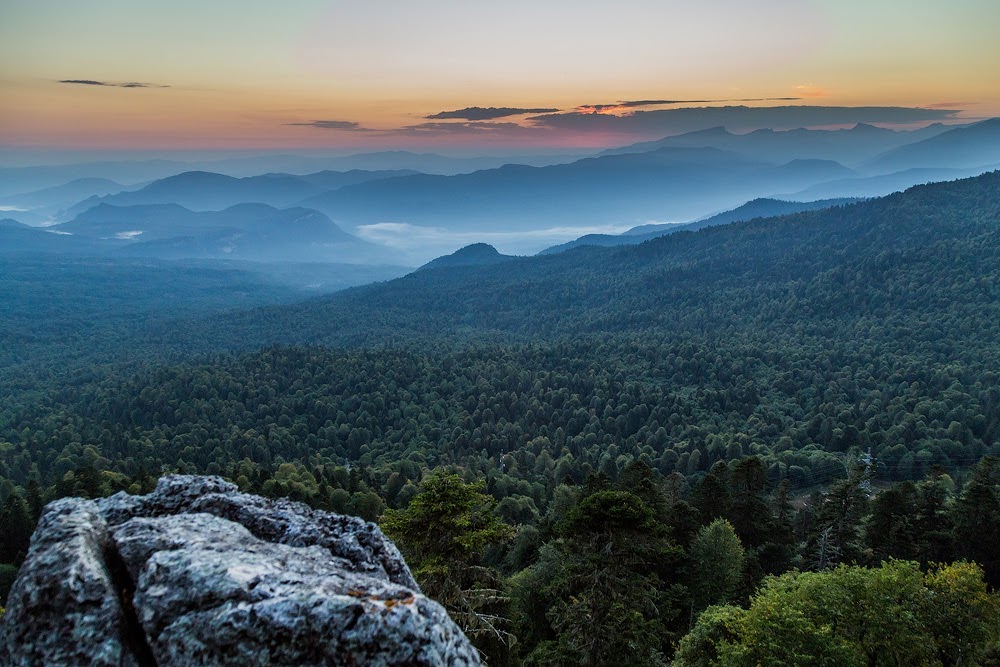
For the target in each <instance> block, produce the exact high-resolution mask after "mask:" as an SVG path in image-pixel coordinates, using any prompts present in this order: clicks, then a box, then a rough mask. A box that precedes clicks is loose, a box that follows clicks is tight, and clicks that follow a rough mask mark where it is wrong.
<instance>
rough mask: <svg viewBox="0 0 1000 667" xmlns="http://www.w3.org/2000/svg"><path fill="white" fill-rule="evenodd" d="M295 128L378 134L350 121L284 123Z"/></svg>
mask: <svg viewBox="0 0 1000 667" xmlns="http://www.w3.org/2000/svg"><path fill="white" fill-rule="evenodd" d="M285 125H291V126H296V127H314V128H316V129H318V130H339V131H341V132H380V131H381V130H375V129H372V128H370V127H362V126H361V123H356V122H354V121H352V120H311V121H309V122H308V123H285Z"/></svg>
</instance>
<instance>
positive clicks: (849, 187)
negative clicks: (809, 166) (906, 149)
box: [775, 165, 1000, 199]
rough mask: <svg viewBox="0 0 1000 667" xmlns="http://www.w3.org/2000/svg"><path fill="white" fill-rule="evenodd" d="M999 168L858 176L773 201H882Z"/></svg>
mask: <svg viewBox="0 0 1000 667" xmlns="http://www.w3.org/2000/svg"><path fill="white" fill-rule="evenodd" d="M998 166H1000V165H993V166H990V167H981V168H978V169H945V168H936V169H906V170H904V171H900V172H896V173H892V174H884V175H882V176H861V177H855V178H842V179H836V180H833V181H829V182H827V183H818V184H816V185H813V186H810V187H808V188H805V189H804V190H799V191H798V192H792V193H787V194H778V195H775V196H776V197H789V198H792V199H822V198H837V197H883V196H885V195H888V194H891V193H893V192H900V191H902V190H905V189H906V188H910V187H913V186H914V185H923V184H925V183H936V182H939V181H950V180H955V179H958V178H969V177H972V176H978V175H980V174H983V173H985V172H988V171H993V170H994V169H996V168H997V167H998Z"/></svg>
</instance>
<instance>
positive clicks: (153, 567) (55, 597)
mask: <svg viewBox="0 0 1000 667" xmlns="http://www.w3.org/2000/svg"><path fill="white" fill-rule="evenodd" d="M0 664H4V665H8V664H9V665H18V666H21V665H24V666H27V665H67V666H69V665H73V666H76V665H100V666H104V665H108V666H110V665H115V666H116V667H119V666H129V667H131V666H134V667H147V666H149V665H159V666H167V665H170V666H173V665H177V666H185V667H186V666H189V665H289V666H291V665H296V666H298V665H454V666H459V665H478V664H480V661H479V658H478V654H477V653H476V650H475V649H474V648H473V647H472V645H471V644H470V643H469V641H468V639H466V637H465V636H464V635H463V634H462V632H461V630H459V628H458V627H457V626H456V625H455V624H454V623H453V622H452V621H451V619H450V618H449V617H448V615H447V613H446V612H445V611H444V609H443V608H442V607H441V606H440V605H438V604H437V603H436V602H434V601H432V600H430V599H428V598H426V597H424V596H423V595H421V594H420V591H419V588H418V587H417V585H416V582H414V580H413V576H412V575H411V574H410V570H409V568H408V567H407V566H406V563H405V562H404V561H403V559H402V557H401V556H400V555H399V551H398V550H397V549H396V547H395V545H393V544H392V542H390V541H389V540H388V539H386V537H385V536H384V535H382V532H381V531H380V530H379V529H378V527H377V526H375V525H373V524H369V523H366V522H364V521H362V520H360V519H356V518H353V517H345V516H339V515H334V514H328V513H325V512H319V511H316V510H312V509H310V508H308V507H306V506H304V505H301V504H298V503H293V502H289V501H284V500H269V499H265V498H260V497H257V496H251V495H247V494H241V493H239V492H238V491H237V489H236V487H235V486H233V485H232V484H229V483H228V482H225V481H223V480H221V479H219V478H217V477H191V476H180V475H177V476H170V477H165V478H163V479H161V480H160V482H159V484H158V485H157V487H156V490H155V491H154V492H153V493H151V494H149V495H147V496H129V495H126V494H117V495H115V496H112V497H111V498H106V499H103V500H99V501H89V500H81V499H75V498H74V499H64V500H60V501H56V502H54V503H52V504H50V505H49V506H48V507H47V508H46V511H45V513H44V515H43V516H42V518H41V520H40V521H39V525H38V528H37V529H36V531H35V534H34V536H33V537H32V543H31V549H30V551H29V553H28V558H27V560H26V561H25V564H24V566H23V567H22V568H21V571H20V572H19V573H18V577H17V581H16V582H15V584H14V588H13V590H12V591H11V595H10V598H9V601H8V608H7V613H6V615H5V616H4V618H3V619H2V624H0Z"/></svg>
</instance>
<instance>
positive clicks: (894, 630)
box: [0, 173, 1000, 666]
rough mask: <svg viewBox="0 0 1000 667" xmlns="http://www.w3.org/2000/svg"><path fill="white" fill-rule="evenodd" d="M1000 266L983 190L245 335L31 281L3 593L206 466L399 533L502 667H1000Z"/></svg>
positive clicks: (998, 213) (21, 335)
mask: <svg viewBox="0 0 1000 667" xmlns="http://www.w3.org/2000/svg"><path fill="white" fill-rule="evenodd" d="M998 259H1000V173H993V174H987V175H985V176H982V177H979V178H976V179H968V180H965V181H957V182H953V183H946V184H935V185H930V186H922V187H918V188H914V189H911V190H910V191H907V192H905V193H901V194H897V195H892V196H890V197H887V198H884V199H880V200H872V201H868V202H862V203H859V204H852V205H849V206H845V207H835V208H831V209H825V210H821V211H815V212H807V213H799V214H794V215H790V216H784V217H780V218H773V219H767V220H755V221H751V222H748V223H737V224H733V225H726V226H721V227H716V228H707V229H703V230H699V231H697V232H686V233H685V232H682V233H676V234H672V235H670V236H668V237H664V238H661V239H655V240H653V241H649V242H646V243H643V244H641V245H639V246H635V247H628V248H577V249H574V250H571V251H568V252H565V253H561V254H558V255H551V256H544V257H536V258H525V259H519V260H514V261H510V262H505V263H503V264H496V265H492V266H467V267H452V268H442V269H430V270H425V271H420V272H417V273H414V274H411V275H409V276H406V277H404V278H401V279H398V280H394V281H391V282H388V283H383V284H377V285H373V286H369V287H364V288H355V289H352V290H348V291H346V292H342V293H338V294H336V295H333V296H328V297H321V298H316V299H312V300H310V301H306V302H302V303H296V304H293V305H278V306H273V305H272V306H263V307H260V308H256V309H253V310H244V311H239V312H227V313H225V314H218V311H219V309H220V306H221V305H222V304H223V303H224V302H225V299H224V298H218V299H207V300H206V302H205V303H206V304H207V305H206V307H205V308H203V309H201V310H193V311H189V312H185V313H180V312H178V311H176V310H173V311H172V310H171V309H170V308H169V307H167V306H158V307H154V308H149V309H147V310H145V311H135V312H136V316H135V317H133V318H131V319H130V318H129V317H123V316H122V314H121V313H118V314H116V315H114V316H113V317H112V316H111V315H107V316H106V315H102V314H101V313H100V312H99V311H100V310H101V309H100V308H95V307H93V304H91V305H89V306H88V302H86V301H85V302H80V301H79V300H78V298H77V297H78V296H79V290H78V286H75V285H73V284H72V281H68V283H67V286H66V294H65V295H63V296H60V295H59V294H54V295H51V300H50V301H49V310H48V311H47V314H46V327H44V328H35V327H33V326H32V325H31V324H30V316H31V313H32V309H33V308H36V307H37V306H33V305H32V304H33V303H35V302H36V301H43V300H44V299H42V297H40V296H38V295H34V296H33V295H31V294H30V293H29V292H27V291H24V290H21V291H19V292H17V294H19V295H20V296H19V298H18V299H12V300H9V301H8V302H7V305H6V306H5V307H6V308H7V309H8V311H9V317H8V325H7V327H6V328H5V329H4V330H3V331H4V332H5V334H4V338H5V340H6V341H8V342H9V343H10V345H9V347H8V348H7V349H6V350H5V351H4V353H3V354H4V357H5V358H6V359H7V360H9V361H10V363H9V364H7V365H6V368H5V369H4V370H3V372H2V373H0V388H2V390H3V392H4V401H3V403H2V405H0V503H2V505H0V508H2V513H3V515H2V519H0V521H2V524H3V525H4V526H5V527H7V530H5V536H4V540H3V543H2V544H3V552H2V553H0V562H2V563H7V564H8V565H6V566H2V569H0V575H2V577H3V578H4V581H3V582H0V583H4V587H5V586H6V583H5V582H9V580H10V577H11V576H12V574H13V571H14V566H15V565H16V564H17V563H18V562H19V561H20V559H21V558H23V555H24V553H25V550H26V548H27V539H28V536H29V535H30V532H31V527H32V526H33V523H34V520H35V519H36V518H37V516H38V514H39V512H40V511H41V508H42V506H43V505H44V503H45V502H46V501H48V500H51V499H53V498H56V497H59V496H65V495H82V496H87V497H95V496H100V495H105V494H109V493H113V492H116V491H118V490H127V491H130V492H141V491H144V490H148V489H149V488H151V486H152V485H153V484H154V483H155V480H156V478H157V477H159V476H160V475H161V474H163V473H165V472H171V471H177V472H185V473H208V474H219V475H223V476H225V477H227V478H230V479H232V480H234V481H236V482H237V483H238V484H239V485H240V487H241V488H242V489H244V490H246V491H251V492H254V493H261V494H265V495H270V496H288V497H291V498H293V499H296V500H300V501H303V502H306V503H308V504H310V505H313V506H315V507H320V508H324V509H330V510H334V511H339V512H350V513H353V514H357V515H359V516H362V517H365V518H367V519H369V520H380V521H381V522H382V523H383V525H384V527H385V529H386V530H387V532H389V534H390V535H392V536H394V537H395V539H397V540H398V542H399V543H400V545H401V546H402V548H403V549H404V552H406V553H407V557H408V560H409V562H410V563H411V565H412V566H413V569H414V571H415V573H416V574H417V576H418V580H420V582H421V585H422V586H424V588H425V589H426V590H427V592H428V593H429V594H432V595H434V596H435V597H437V598H438V599H439V600H441V601H443V602H444V603H445V604H446V606H448V607H449V610H450V611H451V612H452V614H453V616H454V617H455V618H456V619H457V620H459V622H460V623H461V624H462V626H463V627H464V628H465V629H466V630H467V632H469V634H470V636H472V637H473V638H474V639H475V641H476V642H477V645H478V646H479V647H480V648H481V649H482V650H483V651H484V652H485V654H486V655H487V656H488V657H489V660H490V664H499V665H502V664H520V663H523V664H537V665H542V664H593V665H596V664H607V663H608V662H609V661H612V658H613V659H614V660H613V661H615V662H625V663H627V664H663V663H664V662H666V661H669V660H670V659H674V660H675V664H677V665H681V666H686V665H755V664H758V663H760V662H761V661H762V660H763V657H762V656H773V655H778V654H776V653H774V652H773V651H774V650H775V649H774V646H772V645H770V644H768V643H767V642H772V643H777V644H780V645H781V646H782V647H785V648H784V649H783V650H785V649H787V651H788V652H789V653H788V655H787V656H785V657H782V658H781V660H783V662H779V661H774V662H773V663H772V662H770V661H767V660H764V662H766V663H767V664H789V665H792V664H796V665H798V664H802V665H805V664H836V665H853V664H859V665H890V664H891V665H898V664H915V665H919V664H927V665H933V664H946V665H957V664H962V665H968V664H996V663H995V661H996V660H1000V655H998V654H997V653H996V650H995V648H994V649H993V651H994V653H993V654H990V650H991V649H990V646H991V645H992V646H994V647H995V646H996V642H997V641H998V640H1000V637H998V633H1000V627H997V623H996V622H995V621H994V620H991V619H996V618H1000V610H998V609H997V598H996V596H995V595H991V594H989V593H988V592H987V591H988V590H991V589H992V588H995V587H996V586H997V585H1000V490H998V484H1000V464H997V462H996V461H995V459H994V458H992V457H995V456H997V455H1000V441H998V434H1000V337H998V335H997V323H998V322H1000V262H998V261H997V260H998ZM8 280H11V278H8ZM138 280H141V278H137V281H138ZM144 284H145V283H144ZM226 284H227V285H228V284H229V283H226ZM74 290H77V291H74ZM151 292H152V290H151ZM234 293H237V294H238V293H240V291H239V290H236V292H234ZM275 300H281V299H275ZM157 303H163V302H162V301H158V302H157ZM234 305H235V304H234ZM248 305H253V304H248ZM171 312H172V313H173V317H172V318H171ZM50 315H51V316H50ZM102 318H104V319H102ZM115 318H117V319H115ZM125 321H127V322H128V325H127V326H123V327H118V326H117V325H116V322H125ZM102 332H108V334H109V335H108V336H106V337H105V336H102V335H100V334H101V333H102ZM95 334H96V335H95ZM442 499H443V500H442ZM442 507H444V508H446V509H447V508H450V512H444V514H441V512H442V509H441V508H442ZM463 508H464V509H463ZM461 512H467V513H468V516H466V517H465V519H467V520H455V515H456V514H460V513H461ZM429 526H431V527H439V528H441V530H447V529H448V527H449V526H452V529H451V533H448V534H446V535H444V536H443V538H442V539H439V540H435V541H433V543H432V544H428V543H426V540H423V539H422V538H421V535H423V534H426V532H427V530H428V527H429ZM449 543H451V544H453V547H454V548H443V547H442V546H441V545H443V544H449ZM950 563H956V564H953V565H949V564H950ZM963 563H965V564H963ZM598 575H599V576H598ZM863 595H867V596H869V597H866V598H865V597H859V596H863ZM880 596H881V597H880ZM900 596H904V597H900ZM905 596H911V597H910V598H906V597H905ZM817 600H822V601H825V602H824V603H822V604H821V603H818V602H816V601H817ZM916 600H923V602H921V603H920V604H917V602H915V601H916ZM954 600H958V601H959V602H956V603H953V602H954ZM949 601H952V602H949ZM859 607H860V608H863V609H864V610H866V611H865V612H864V613H867V614H870V616H865V615H864V614H863V613H861V612H857V611H856V609H857V608H859ZM902 607H905V608H907V609H910V608H912V609H913V610H914V611H913V613H912V614H911V615H910V616H908V617H907V618H906V619H900V618H899V616H900V614H898V613H897V611H895V610H898V609H899V608H902ZM838 609H842V610H843V614H842V615H841V616H838V619H840V620H838V621H836V622H834V621H831V618H830V617H829V614H831V613H834V612H835V611H836V610H838ZM831 610H833V611H831ZM849 610H855V611H850V613H848V611H849ZM779 612H780V613H779ZM782 614H783V615H782ZM851 614H854V615H853V616H852V615H851ZM963 614H964V616H962V615H963ZM970 619H976V621H975V622H973V620H970ZM831 624H832V625H833V626H835V628H834V629H833V630H831V629H830V628H831ZM775 628H780V629H781V632H779V631H778V630H776V629H775ZM904 632H905V633H908V634H906V635H905V636H907V637H909V639H908V640H907V641H905V642H900V641H895V642H890V641H889V639H891V638H893V637H897V638H898V637H899V636H903V635H901V634H900V633H904ZM782 633H785V634H782ZM584 640H586V642H584ZM890 644H893V645H892V646H890ZM897 645H898V646H897ZM769 646H770V648H769ZM810 651H811V653H810ZM901 651H912V652H911V653H906V652H902V653H901ZM796 655H798V656H799V658H796V657H795V656H796ZM803 655H812V656H824V657H823V660H825V661H826V662H825V663H823V662H819V663H817V662H815V661H813V662H810V661H808V660H805V661H803V660H802V659H801V656H803ZM990 655H992V657H989V656H990ZM796 660H798V662H796ZM990 660H993V661H994V662H993V663H991V662H989V661H990Z"/></svg>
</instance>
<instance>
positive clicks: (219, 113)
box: [0, 0, 1000, 152]
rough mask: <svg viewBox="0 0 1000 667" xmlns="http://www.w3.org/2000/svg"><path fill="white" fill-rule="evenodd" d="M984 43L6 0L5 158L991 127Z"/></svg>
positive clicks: (383, 4) (596, 9)
mask: <svg viewBox="0 0 1000 667" xmlns="http://www.w3.org/2000/svg"><path fill="white" fill-rule="evenodd" d="M997 25H1000V2H996V0H953V1H952V2H949V3H943V2H939V1H937V0H933V1H932V0H906V1H903V0H864V1H862V0H772V1H769V2H764V1H761V0H699V1H698V2H677V1H675V0H620V1H618V2H614V3H612V2H606V1H600V2H597V1H593V0H530V1H528V0H506V1H504V2H478V1H472V0H342V1H337V0H285V1H284V2H273V0H269V1H266V2H262V1H259V0H211V2H206V1H205V0H170V1H169V2H160V1H154V0H87V2H80V1H79V0H2V2H0V148H2V149H5V150H8V151H14V150H29V149H32V150H33V149H51V150H73V149H81V150H104V151H129V150H133V151H139V150H276V149H282V150H285V149H288V150H291V149H309V150H331V151H355V152H356V151H359V150H370V149H376V150H381V149H389V148H403V149H428V148H434V149H439V150H440V152H448V151H451V152H462V151H481V152H491V151H493V152H499V151H540V152H544V151H556V150H572V149H575V148H594V147H604V146H613V145H621V144H624V143H631V142H633V141H641V140H648V139H655V138H658V137H661V136H666V135H669V134H677V133H680V132H684V131H689V130H692V129H701V128H703V127H710V126H714V125H725V126H726V127H727V128H729V129H730V130H733V131H745V130H751V129H755V128H756V127H763V126H771V127H777V128H779V129H780V128H791V127H803V126H804V127H835V126H848V125H851V124H853V123H855V122H872V123H878V124H882V125H885V126H900V127H910V126H914V125H920V124H926V123H929V122H934V121H945V122H956V121H959V120H965V121H968V120H970V119H978V118H987V117H991V116H998V115H1000V40H998V39H997V38H996V26H997ZM704 107H718V108H719V109H716V110H715V111H712V112H703V111H690V109H692V108H694V109H702V108H704ZM779 107H780V108H781V109H775V110H774V111H773V112H763V111H761V110H760V108H779ZM786 107H793V108H791V109H787V108H786Z"/></svg>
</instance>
